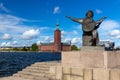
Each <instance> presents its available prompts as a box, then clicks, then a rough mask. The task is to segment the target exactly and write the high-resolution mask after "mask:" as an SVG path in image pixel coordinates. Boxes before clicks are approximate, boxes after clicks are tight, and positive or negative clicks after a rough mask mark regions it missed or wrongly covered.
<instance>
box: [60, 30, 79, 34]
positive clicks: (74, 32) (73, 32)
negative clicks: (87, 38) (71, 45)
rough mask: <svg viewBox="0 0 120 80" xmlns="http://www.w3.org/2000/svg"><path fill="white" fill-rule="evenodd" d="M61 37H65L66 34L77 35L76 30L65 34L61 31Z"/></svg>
mask: <svg viewBox="0 0 120 80" xmlns="http://www.w3.org/2000/svg"><path fill="white" fill-rule="evenodd" d="M61 33H62V35H66V34H74V35H77V34H78V32H77V31H76V30H73V31H72V32H67V31H61Z"/></svg>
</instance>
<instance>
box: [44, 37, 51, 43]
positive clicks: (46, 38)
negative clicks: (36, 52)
mask: <svg viewBox="0 0 120 80" xmlns="http://www.w3.org/2000/svg"><path fill="white" fill-rule="evenodd" d="M44 40H45V41H46V42H53V38H51V37H50V36H45V39H44Z"/></svg>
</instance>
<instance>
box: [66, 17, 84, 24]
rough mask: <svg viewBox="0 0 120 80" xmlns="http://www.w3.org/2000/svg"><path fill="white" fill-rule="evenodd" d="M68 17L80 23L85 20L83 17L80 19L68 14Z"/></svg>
mask: <svg viewBox="0 0 120 80" xmlns="http://www.w3.org/2000/svg"><path fill="white" fill-rule="evenodd" d="M66 17H67V18H69V19H71V20H72V21H75V22H78V23H82V22H83V19H80V18H72V17H70V16H66Z"/></svg>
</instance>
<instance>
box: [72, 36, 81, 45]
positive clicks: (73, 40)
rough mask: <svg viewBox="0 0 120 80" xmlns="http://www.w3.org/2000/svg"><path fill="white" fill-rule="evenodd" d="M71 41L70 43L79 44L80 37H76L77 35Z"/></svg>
mask: <svg viewBox="0 0 120 80" xmlns="http://www.w3.org/2000/svg"><path fill="white" fill-rule="evenodd" d="M71 43H72V44H76V43H77V44H79V43H81V39H80V38H77V37H76V38H72V40H71Z"/></svg>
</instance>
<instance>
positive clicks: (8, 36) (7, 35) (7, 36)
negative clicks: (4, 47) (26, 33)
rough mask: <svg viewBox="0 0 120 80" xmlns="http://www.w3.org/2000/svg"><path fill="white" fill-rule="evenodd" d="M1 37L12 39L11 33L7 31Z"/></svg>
mask: <svg viewBox="0 0 120 80" xmlns="http://www.w3.org/2000/svg"><path fill="white" fill-rule="evenodd" d="M0 39H3V40H11V39H12V36H11V35H10V34H7V33H5V34H4V35H3V36H2V37H1V38H0Z"/></svg>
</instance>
